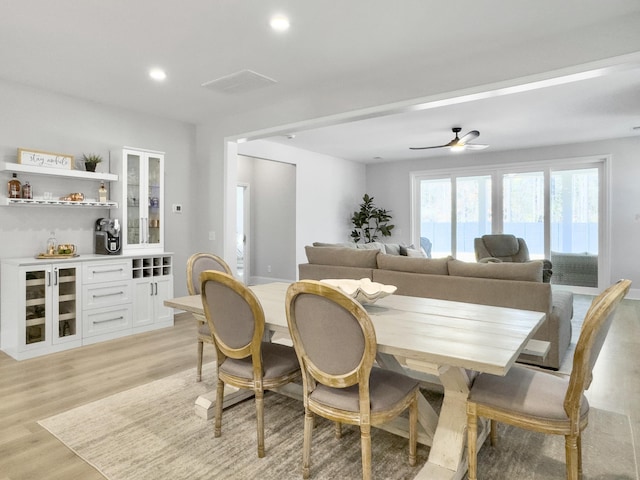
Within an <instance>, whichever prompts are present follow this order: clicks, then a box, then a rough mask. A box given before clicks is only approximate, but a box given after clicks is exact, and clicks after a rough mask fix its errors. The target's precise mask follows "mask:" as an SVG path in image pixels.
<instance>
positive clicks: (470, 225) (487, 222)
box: [412, 158, 606, 286]
mask: <svg viewBox="0 0 640 480" xmlns="http://www.w3.org/2000/svg"><path fill="white" fill-rule="evenodd" d="M604 167H605V159H603V158H600V159H584V160H571V161H566V162H562V161H556V162H553V163H550V162H540V163H539V164H534V165H526V166H521V165H514V166H501V167H494V168H492V169H490V170H489V169H487V170H485V171H477V172H469V171H468V169H465V171H462V170H460V171H457V170H454V171H450V172H424V173H416V174H412V184H413V191H414V198H413V200H412V205H413V206H414V214H413V216H412V218H413V222H414V224H413V225H412V232H414V234H413V236H414V238H413V239H412V240H413V241H414V242H416V244H417V242H419V238H417V237H426V238H428V239H429V240H430V241H431V242H432V244H433V249H432V256H433V257H434V258H437V257H444V256H447V255H453V256H454V257H456V258H458V259H460V260H464V261H475V251H474V247H473V243H474V239H475V238H476V237H480V236H482V235H485V234H488V233H511V234H513V235H515V236H517V237H522V238H524V239H525V241H526V242H527V246H528V248H529V254H530V256H531V258H534V259H535V258H539V259H542V258H551V256H552V253H553V254H554V255H556V257H557V258H558V265H560V264H564V263H566V258H569V259H570V261H573V260H571V258H574V257H572V256H571V255H567V254H585V255H591V256H592V257H595V260H593V259H592V260H593V261H597V260H598V255H599V245H600V241H601V238H603V236H602V232H603V226H604V225H605V224H606V219H604V218H602V215H601V212H602V211H604V210H603V209H602V205H603V202H604V199H605V195H604V190H605V189H604V188H603V182H602V178H603V172H604ZM552 261H553V259H552ZM562 268H565V267H562ZM566 268H568V269H569V270H571V268H572V267H571V266H569V267H566ZM576 268H577V266H576ZM554 272H555V268H554ZM561 273H562V272H560V271H559V272H558V275H557V276H556V277H555V279H556V280H557V282H558V283H565V284H571V285H576V284H577V285H584V286H597V269H596V270H595V271H594V272H592V275H595V280H593V282H595V283H594V284H591V283H590V284H589V285H587V284H586V283H584V284H581V283H579V281H577V280H576V277H575V276H573V277H572V276H571V275H569V274H568V273H567V274H566V275H564V278H565V279H569V280H566V282H565V281H563V280H562V277H563V275H561ZM567 282H569V283H567ZM571 282H573V283H571ZM552 283H556V282H554V277H552Z"/></svg>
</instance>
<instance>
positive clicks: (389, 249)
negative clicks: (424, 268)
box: [383, 243, 400, 255]
mask: <svg viewBox="0 0 640 480" xmlns="http://www.w3.org/2000/svg"><path fill="white" fill-rule="evenodd" d="M383 253H386V254H387V255H400V244H399V243H385V244H384V252H383Z"/></svg>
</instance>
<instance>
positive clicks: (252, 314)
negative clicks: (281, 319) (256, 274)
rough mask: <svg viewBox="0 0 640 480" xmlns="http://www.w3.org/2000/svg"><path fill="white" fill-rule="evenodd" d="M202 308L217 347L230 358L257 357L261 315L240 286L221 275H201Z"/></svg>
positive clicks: (253, 298) (255, 301)
mask: <svg viewBox="0 0 640 480" xmlns="http://www.w3.org/2000/svg"><path fill="white" fill-rule="evenodd" d="M200 280H201V290H202V300H203V306H204V308H205V311H208V313H207V315H206V316H207V320H208V322H209V328H210V329H211V332H212V334H213V337H214V339H215V343H216V347H217V348H219V349H220V350H221V351H222V353H224V354H225V355H226V356H228V357H230V358H246V357H248V356H249V355H252V354H254V353H259V351H260V342H261V341H262V334H263V333H264V311H263V310H262V306H261V305H260V302H259V301H258V299H257V298H256V296H255V295H254V293H253V292H252V291H251V290H249V288H247V287H246V286H245V285H244V284H243V283H242V282H240V281H239V280H236V279H235V278H233V277H232V276H231V275H228V274H226V273H223V272H218V271H213V270H206V271H204V272H202V273H201V274H200Z"/></svg>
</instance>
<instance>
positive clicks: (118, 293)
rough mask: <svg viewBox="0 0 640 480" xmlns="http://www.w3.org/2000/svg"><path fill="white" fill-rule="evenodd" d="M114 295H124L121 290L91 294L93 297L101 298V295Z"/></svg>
mask: <svg viewBox="0 0 640 480" xmlns="http://www.w3.org/2000/svg"><path fill="white" fill-rule="evenodd" d="M114 295H124V292H123V291H120V292H113V293H101V294H100V295H96V294H95V293H94V294H93V298H101V297H112V296H114Z"/></svg>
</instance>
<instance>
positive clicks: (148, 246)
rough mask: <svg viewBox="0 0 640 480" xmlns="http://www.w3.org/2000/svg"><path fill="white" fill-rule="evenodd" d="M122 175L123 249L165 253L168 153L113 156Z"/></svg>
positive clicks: (130, 151) (125, 151) (134, 152)
mask: <svg viewBox="0 0 640 480" xmlns="http://www.w3.org/2000/svg"><path fill="white" fill-rule="evenodd" d="M112 159H113V160H114V163H115V165H116V168H119V170H120V171H119V173H120V172H121V174H122V182H119V183H120V185H119V188H118V189H119V190H120V191H119V192H118V193H119V194H120V196H119V200H120V202H121V205H122V206H123V207H122V209H121V212H122V225H123V238H122V249H123V251H124V252H126V251H136V250H150V251H162V249H163V245H164V234H163V228H162V227H163V225H164V153H162V152H154V151H151V150H141V149H133V148H124V149H123V150H122V151H119V152H112Z"/></svg>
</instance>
